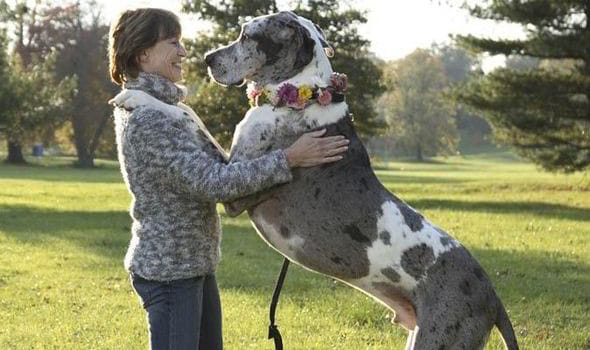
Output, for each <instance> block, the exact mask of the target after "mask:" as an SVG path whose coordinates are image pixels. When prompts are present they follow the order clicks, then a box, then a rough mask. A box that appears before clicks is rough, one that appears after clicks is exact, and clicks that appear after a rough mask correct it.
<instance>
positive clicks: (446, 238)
mask: <svg viewBox="0 0 590 350" xmlns="http://www.w3.org/2000/svg"><path fill="white" fill-rule="evenodd" d="M452 240H453V239H452V238H451V237H449V236H447V235H446V234H445V235H444V236H441V237H440V244H442V245H443V246H445V247H446V246H448V245H449V244H451V241H452Z"/></svg>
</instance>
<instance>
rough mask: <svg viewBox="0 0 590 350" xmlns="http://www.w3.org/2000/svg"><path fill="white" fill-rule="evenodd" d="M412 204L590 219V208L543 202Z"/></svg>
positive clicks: (427, 201) (438, 201)
mask: <svg viewBox="0 0 590 350" xmlns="http://www.w3.org/2000/svg"><path fill="white" fill-rule="evenodd" d="M410 204H411V205H412V206H413V207H414V208H415V209H417V210H424V209H443V210H454V211H473V212H480V213H500V214H517V215H534V216H540V217H545V218H552V219H568V220H578V221H590V209H585V208H577V207H570V206H567V205H562V204H548V203H543V202H490V201H473V202H471V201H458V200H449V199H417V200H413V201H411V202H410Z"/></svg>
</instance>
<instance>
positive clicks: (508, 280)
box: [218, 224, 590, 312]
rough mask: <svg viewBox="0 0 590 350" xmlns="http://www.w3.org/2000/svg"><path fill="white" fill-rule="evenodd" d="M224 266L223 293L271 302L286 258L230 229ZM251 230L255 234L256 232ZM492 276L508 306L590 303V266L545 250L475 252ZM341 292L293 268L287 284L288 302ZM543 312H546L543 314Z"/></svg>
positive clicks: (249, 235) (326, 281)
mask: <svg viewBox="0 0 590 350" xmlns="http://www.w3.org/2000/svg"><path fill="white" fill-rule="evenodd" d="M224 227H225V231H226V232H227V233H226V235H225V237H224V243H223V253H224V255H223V261H222V264H221V266H220V271H219V273H218V279H219V283H220V287H221V288H222V289H232V290H239V291H240V292H244V293H250V294H262V295H263V296H265V297H266V296H268V299H269V300H270V297H271V295H272V290H273V288H274V284H275V280H276V278H277V275H278V273H279V270H280V266H281V264H282V261H283V257H282V256H281V255H279V254H278V253H277V252H275V251H274V249H272V248H270V247H268V246H267V245H266V244H265V243H264V242H263V241H262V240H261V239H260V238H259V237H258V235H257V234H255V233H254V230H253V229H251V230H248V232H244V229H243V228H240V227H238V226H234V225H231V224H230V225H224ZM250 231H251V232H250ZM471 252H472V254H473V255H474V256H475V258H476V259H477V260H478V261H479V262H480V264H481V265H482V266H483V267H484V269H485V270H486V271H487V273H488V275H490V277H491V279H492V281H493V283H494V286H495V287H496V290H497V291H498V294H499V295H500V296H501V298H502V300H503V301H504V302H505V303H506V304H507V306H510V305H514V304H515V303H517V302H521V301H522V298H523V297H524V298H525V300H526V302H527V303H528V302H535V301H534V300H543V302H544V303H545V302H548V303H556V304H559V303H572V304H580V305H588V304H589V303H590V295H588V294H587V291H588V290H590V265H586V264H579V263H576V262H573V261H570V260H567V258H566V257H563V256H559V255H550V254H547V253H546V252H543V251H527V252H522V251H514V250H513V251H503V250H485V249H473V250H471ZM334 288H336V287H335V286H334V282H332V281H331V280H330V279H328V278H326V277H323V276H321V275H318V274H316V273H311V272H309V271H307V270H305V269H303V268H301V267H298V266H296V265H293V264H292V265H291V268H290V271H289V274H288V275H287V278H286V281H285V287H284V290H285V295H284V297H287V298H299V297H300V296H301V297H309V296H310V295H313V294H315V295H319V296H323V295H324V294H325V293H328V294H329V293H330V290H333V289H334ZM539 312H542V311H541V310H540V311H539Z"/></svg>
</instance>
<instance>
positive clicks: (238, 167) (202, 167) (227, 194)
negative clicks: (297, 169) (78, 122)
mask: <svg viewBox="0 0 590 350" xmlns="http://www.w3.org/2000/svg"><path fill="white" fill-rule="evenodd" d="M137 112H139V113H140V114H139V115H138V118H137V123H136V125H135V127H134V128H133V129H134V131H133V133H132V134H133V135H130V139H133V142H132V143H133V146H132V147H134V148H135V152H136V153H139V154H137V155H138V157H142V158H143V159H144V161H148V162H150V163H151V164H150V166H153V167H157V168H160V169H162V171H163V172H164V173H166V174H168V175H169V176H170V177H171V178H174V179H177V181H178V182H180V185H181V186H184V187H185V188H187V189H188V190H189V192H191V193H194V194H196V195H198V196H199V197H201V198H203V199H206V200H211V201H215V202H227V201H232V200H235V199H237V198H240V197H244V196H247V195H250V194H253V193H256V192H258V191H261V190H264V189H267V188H270V187H272V186H274V185H278V184H281V183H285V182H289V181H290V180H291V179H292V175H291V170H290V168H289V164H288V162H287V158H286V155H285V153H284V152H283V151H282V150H275V151H273V152H270V153H268V154H266V155H264V156H261V157H259V158H256V159H252V160H247V161H241V162H235V163H229V164H226V163H225V162H223V161H222V160H221V159H220V158H219V157H215V156H213V155H210V154H208V153H207V152H206V151H205V150H204V149H203V147H204V146H205V145H206V142H209V141H208V140H204V137H203V138H201V137H200V135H197V134H196V133H195V132H194V131H193V130H191V126H190V124H189V123H193V121H192V120H180V119H175V118H171V117H169V116H166V115H165V114H163V113H162V112H160V111H158V110H150V109H144V110H142V111H137ZM155 181H158V180H157V179H156V180H155Z"/></svg>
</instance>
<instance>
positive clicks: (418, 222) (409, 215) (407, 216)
mask: <svg viewBox="0 0 590 350" xmlns="http://www.w3.org/2000/svg"><path fill="white" fill-rule="evenodd" d="M397 207H398V208H399V211H400V212H401V213H402V215H403V216H404V221H405V222H406V225H408V227H409V228H410V230H412V232H418V231H420V230H421V229H422V228H423V227H424V224H423V223H422V220H423V217H422V215H420V214H419V213H418V212H416V211H415V210H414V209H412V208H410V207H409V206H407V205H406V204H405V203H403V202H400V203H397Z"/></svg>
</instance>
